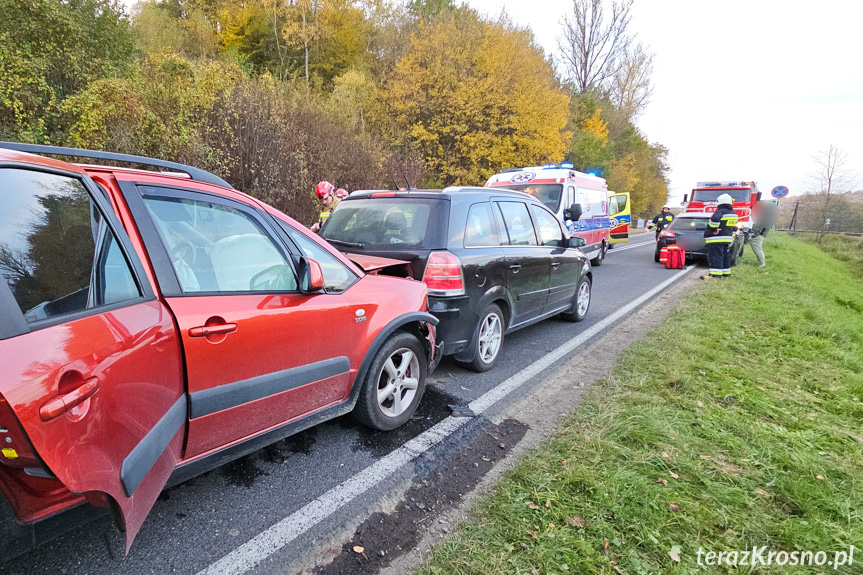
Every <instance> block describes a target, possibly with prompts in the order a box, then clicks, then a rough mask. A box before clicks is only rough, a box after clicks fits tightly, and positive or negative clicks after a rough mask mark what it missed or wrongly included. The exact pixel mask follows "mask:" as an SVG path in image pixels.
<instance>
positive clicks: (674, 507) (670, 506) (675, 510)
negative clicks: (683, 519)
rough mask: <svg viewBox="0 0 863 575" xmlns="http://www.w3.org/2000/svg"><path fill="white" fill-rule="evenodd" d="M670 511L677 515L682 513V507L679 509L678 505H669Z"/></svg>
mask: <svg viewBox="0 0 863 575" xmlns="http://www.w3.org/2000/svg"><path fill="white" fill-rule="evenodd" d="M668 510H669V511H671V512H672V513H677V512H678V511H680V507H678V506H677V504H676V503H669V504H668Z"/></svg>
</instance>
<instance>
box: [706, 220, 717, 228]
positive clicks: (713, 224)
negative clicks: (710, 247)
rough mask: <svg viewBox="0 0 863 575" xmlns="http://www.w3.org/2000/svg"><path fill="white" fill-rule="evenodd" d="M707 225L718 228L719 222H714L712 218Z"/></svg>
mask: <svg viewBox="0 0 863 575" xmlns="http://www.w3.org/2000/svg"><path fill="white" fill-rule="evenodd" d="M707 225H708V226H710V227H711V228H718V227H719V222H714V221H713V220H711V221H709V222H707Z"/></svg>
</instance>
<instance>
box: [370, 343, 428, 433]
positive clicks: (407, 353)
mask: <svg viewBox="0 0 863 575" xmlns="http://www.w3.org/2000/svg"><path fill="white" fill-rule="evenodd" d="M419 374H420V365H419V359H418V358H417V356H416V354H415V353H414V352H413V351H411V350H409V349H408V348H406V347H403V348H400V349H397V350H396V351H394V352H393V353H392V354H391V355H390V356H389V357H388V358H387V360H386V362H384V366H383V369H381V372H380V374H378V406H380V408H381V413H383V414H384V415H386V416H387V417H398V416H400V415H401V414H402V413H404V412H405V410H407V409H408V408H409V407H410V405H411V403H413V400H414V396H416V393H417V387H418V386H419Z"/></svg>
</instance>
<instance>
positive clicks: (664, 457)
mask: <svg viewBox="0 0 863 575" xmlns="http://www.w3.org/2000/svg"><path fill="white" fill-rule="evenodd" d="M662 458H663V459H671V454H670V453H668V452H667V451H663V452H662Z"/></svg>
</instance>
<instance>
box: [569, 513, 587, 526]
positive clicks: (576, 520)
mask: <svg viewBox="0 0 863 575" xmlns="http://www.w3.org/2000/svg"><path fill="white" fill-rule="evenodd" d="M569 524H570V525H572V526H573V527H577V528H578V529H584V519H582V517H581V515H573V516H572V517H570V518H569Z"/></svg>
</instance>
